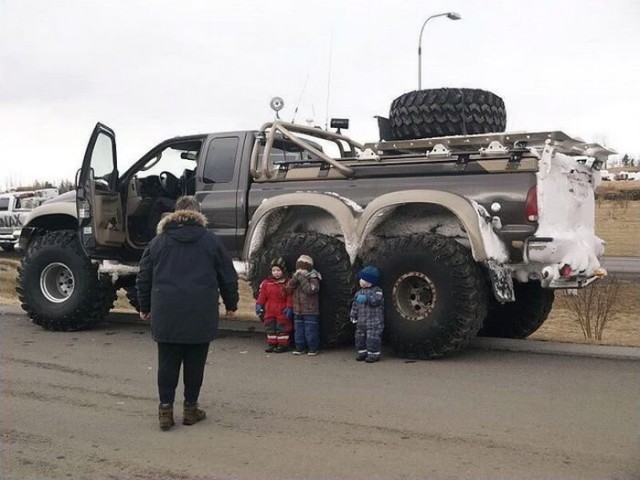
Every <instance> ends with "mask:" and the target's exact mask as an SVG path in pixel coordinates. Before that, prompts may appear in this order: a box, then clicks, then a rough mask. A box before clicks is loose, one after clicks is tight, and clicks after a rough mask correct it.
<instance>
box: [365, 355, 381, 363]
mask: <svg viewBox="0 0 640 480" xmlns="http://www.w3.org/2000/svg"><path fill="white" fill-rule="evenodd" d="M378 360H380V354H379V353H367V358H366V359H365V362H367V363H375V362H377V361H378Z"/></svg>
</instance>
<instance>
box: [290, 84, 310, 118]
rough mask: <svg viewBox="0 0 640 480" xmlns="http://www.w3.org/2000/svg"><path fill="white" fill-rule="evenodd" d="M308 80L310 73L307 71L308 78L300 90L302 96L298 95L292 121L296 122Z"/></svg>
mask: <svg viewBox="0 0 640 480" xmlns="http://www.w3.org/2000/svg"><path fill="white" fill-rule="evenodd" d="M308 81H309V74H308V73H307V78H305V79H304V84H303V85H302V91H301V92H300V96H299V97H298V104H297V105H296V109H295V110H294V111H293V118H292V119H291V123H296V115H297V114H298V108H300V102H302V97H303V95H304V90H305V89H306V88H307V82H308Z"/></svg>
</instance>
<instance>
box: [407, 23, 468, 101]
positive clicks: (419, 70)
mask: <svg viewBox="0 0 640 480" xmlns="http://www.w3.org/2000/svg"><path fill="white" fill-rule="evenodd" d="M436 17H447V18H448V19H449V20H460V19H461V18H462V17H461V16H460V14H459V13H456V12H446V13H438V14H437V15H431V16H430V17H429V18H427V19H426V20H425V21H424V23H423V24H422V28H421V29H420V38H419V39H418V90H422V33H423V32H424V27H425V26H426V25H427V22H428V21H429V20H431V19H432V18H436Z"/></svg>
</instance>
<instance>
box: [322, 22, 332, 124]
mask: <svg viewBox="0 0 640 480" xmlns="http://www.w3.org/2000/svg"><path fill="white" fill-rule="evenodd" d="M332 52H333V30H331V37H330V39H329V74H328V75H327V107H326V116H325V119H324V129H325V130H329V96H330V95H331V54H332Z"/></svg>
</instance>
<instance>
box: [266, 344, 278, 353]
mask: <svg viewBox="0 0 640 480" xmlns="http://www.w3.org/2000/svg"><path fill="white" fill-rule="evenodd" d="M275 349H276V345H274V344H273V343H267V348H265V349H264V351H265V352H267V353H271V352H273V351H274V350H275Z"/></svg>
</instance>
